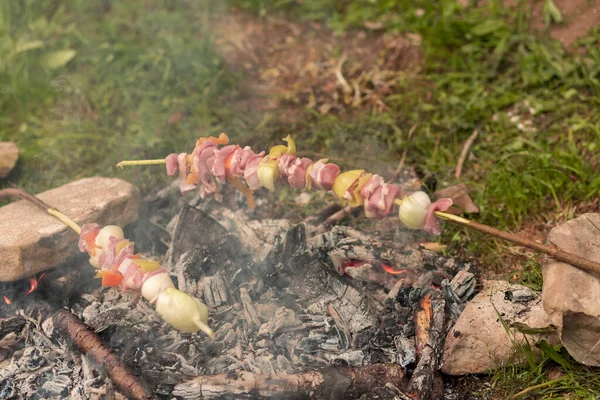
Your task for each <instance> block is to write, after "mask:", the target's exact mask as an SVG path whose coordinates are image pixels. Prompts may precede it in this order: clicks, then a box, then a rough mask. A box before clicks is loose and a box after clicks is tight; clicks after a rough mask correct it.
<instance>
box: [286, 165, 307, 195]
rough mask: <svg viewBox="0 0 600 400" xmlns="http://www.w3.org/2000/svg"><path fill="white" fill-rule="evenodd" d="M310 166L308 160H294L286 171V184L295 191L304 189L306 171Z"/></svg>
mask: <svg viewBox="0 0 600 400" xmlns="http://www.w3.org/2000/svg"><path fill="white" fill-rule="evenodd" d="M311 164H312V160H311V159H310V158H305V157H304V158H296V160H295V161H294V163H293V164H292V166H291V167H290V168H289V169H288V178H287V180H288V183H289V184H290V186H291V187H293V188H296V189H304V188H305V187H306V170H307V169H308V167H309V165H311Z"/></svg>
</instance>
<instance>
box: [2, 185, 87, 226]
mask: <svg viewBox="0 0 600 400" xmlns="http://www.w3.org/2000/svg"><path fill="white" fill-rule="evenodd" d="M10 197H20V198H22V199H24V200H27V201H28V202H30V203H31V204H33V205H34V206H36V207H38V208H41V209H42V210H44V211H45V212H46V213H48V214H49V215H51V216H53V217H54V218H56V219H58V220H59V221H61V222H62V223H63V224H65V225H67V226H68V227H69V228H71V229H73V230H74V231H75V232H77V234H80V233H81V227H80V226H79V225H78V224H77V223H76V222H75V221H73V220H72V219H71V218H69V217H67V216H66V215H65V214H63V213H61V212H60V211H58V210H57V209H56V208H54V207H52V206H51V205H49V204H46V203H45V202H44V201H42V200H41V199H40V198H39V197H36V196H34V195H33V194H31V193H29V192H27V191H26V190H25V189H21V188H8V189H2V190H0V200H4V199H7V198H10Z"/></svg>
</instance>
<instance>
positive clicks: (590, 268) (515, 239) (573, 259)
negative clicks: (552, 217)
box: [435, 211, 600, 275]
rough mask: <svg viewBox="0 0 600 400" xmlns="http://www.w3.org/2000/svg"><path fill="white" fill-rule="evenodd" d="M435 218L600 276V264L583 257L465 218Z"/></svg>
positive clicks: (447, 215) (441, 215)
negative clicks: (528, 249)
mask: <svg viewBox="0 0 600 400" xmlns="http://www.w3.org/2000/svg"><path fill="white" fill-rule="evenodd" d="M435 216H436V217H438V218H440V219H443V220H446V221H449V222H452V223H455V224H458V225H461V226H464V227H467V228H471V229H473V230H476V231H479V232H482V233H485V234H487V235H490V236H493V237H495V238H498V239H502V240H506V241H508V242H511V243H514V244H518V245H519V246H524V247H528V248H530V249H533V250H536V251H539V252H541V253H544V254H547V255H549V256H550V257H552V258H554V259H555V260H559V261H563V262H566V263H567V264H571V265H573V266H575V267H578V268H580V269H582V270H584V271H586V272H590V273H592V274H596V275H600V264H598V263H596V262H594V261H591V260H587V259H585V258H583V257H579V256H578V255H576V254H573V253H567V252H566V251H562V250H560V249H559V248H557V247H554V246H548V245H545V244H541V243H538V242H534V241H533V240H529V239H527V238H524V237H522V236H519V235H515V234H514V233H509V232H505V231H501V230H500V229H496V228H492V227H491V226H488V225H484V224H480V223H479V222H475V221H470V220H468V219H466V218H462V217H459V216H456V215H453V214H448V213H445V212H441V211H436V212H435Z"/></svg>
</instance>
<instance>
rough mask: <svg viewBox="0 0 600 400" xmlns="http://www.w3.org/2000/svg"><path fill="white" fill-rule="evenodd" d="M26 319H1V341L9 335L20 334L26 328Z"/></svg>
mask: <svg viewBox="0 0 600 400" xmlns="http://www.w3.org/2000/svg"><path fill="white" fill-rule="evenodd" d="M25 323H26V321H25V319H24V318H21V317H11V318H1V319H0V340H2V338H4V336H6V335H8V334H9V333H12V332H15V333H18V332H19V331H21V329H22V328H23V327H24V326H25Z"/></svg>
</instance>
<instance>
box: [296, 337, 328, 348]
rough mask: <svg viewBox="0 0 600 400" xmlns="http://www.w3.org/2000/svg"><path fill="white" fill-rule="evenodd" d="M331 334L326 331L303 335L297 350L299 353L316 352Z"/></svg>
mask: <svg viewBox="0 0 600 400" xmlns="http://www.w3.org/2000/svg"><path fill="white" fill-rule="evenodd" d="M329 338H330V336H329V335H326V334H324V333H311V334H310V335H309V336H306V337H303V338H302V339H301V340H300V343H298V346H296V352H299V353H316V352H317V351H319V350H320V349H321V345H323V343H325V342H326V341H327V339H329Z"/></svg>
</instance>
